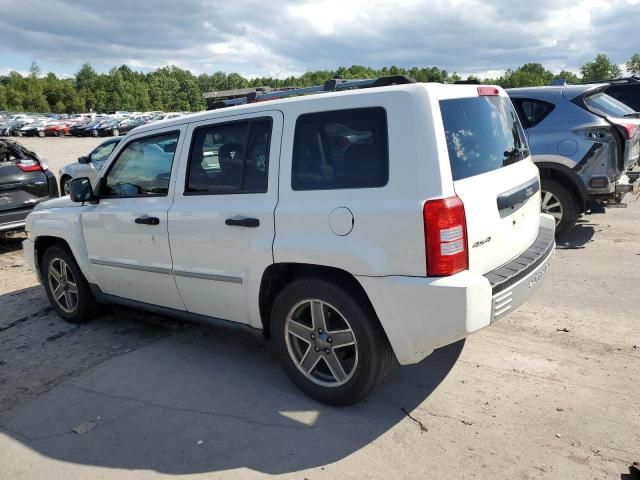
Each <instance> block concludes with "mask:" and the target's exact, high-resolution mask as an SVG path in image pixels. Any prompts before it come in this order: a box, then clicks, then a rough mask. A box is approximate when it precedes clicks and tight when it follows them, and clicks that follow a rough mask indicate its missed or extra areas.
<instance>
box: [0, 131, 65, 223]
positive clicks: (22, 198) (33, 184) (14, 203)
mask: <svg viewBox="0 0 640 480" xmlns="http://www.w3.org/2000/svg"><path fill="white" fill-rule="evenodd" d="M57 196H58V187H57V184H56V179H55V176H54V175H53V173H51V172H50V171H49V169H48V166H47V163H46V162H45V161H44V160H43V159H42V158H40V157H39V156H38V155H37V154H36V153H34V152H32V151H30V150H28V149H26V148H25V147H23V146H22V145H21V144H19V143H18V142H15V141H13V140H8V139H0V232H7V231H12V230H19V229H21V228H23V227H24V222H25V218H26V216H27V215H28V214H29V213H30V212H31V211H32V209H33V207H35V206H36V205H38V204H39V203H40V202H42V201H44V200H49V199H51V198H54V197H57Z"/></svg>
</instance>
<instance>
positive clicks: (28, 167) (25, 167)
mask: <svg viewBox="0 0 640 480" xmlns="http://www.w3.org/2000/svg"><path fill="white" fill-rule="evenodd" d="M16 167H18V168H19V169H20V170H22V171H23V172H41V171H43V170H45V169H44V168H42V166H41V165H40V164H39V163H38V162H36V161H34V160H19V161H18V163H16Z"/></svg>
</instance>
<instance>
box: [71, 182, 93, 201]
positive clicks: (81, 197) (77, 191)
mask: <svg viewBox="0 0 640 480" xmlns="http://www.w3.org/2000/svg"><path fill="white" fill-rule="evenodd" d="M69 195H70V197H71V201H72V202H82V203H84V202H92V201H94V200H95V195H94V194H93V188H91V181H90V180H89V179H88V178H87V177H80V178H74V179H73V180H71V185H70V186H69Z"/></svg>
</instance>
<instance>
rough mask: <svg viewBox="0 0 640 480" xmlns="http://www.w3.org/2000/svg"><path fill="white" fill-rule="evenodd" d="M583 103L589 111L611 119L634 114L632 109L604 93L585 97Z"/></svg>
mask: <svg viewBox="0 0 640 480" xmlns="http://www.w3.org/2000/svg"><path fill="white" fill-rule="evenodd" d="M584 103H586V104H587V106H588V107H589V110H593V111H595V112H597V113H600V114H603V115H607V116H611V117H624V116H625V115H628V114H630V113H633V112H634V110H633V108H631V107H629V106H627V105H625V104H624V103H622V102H621V101H619V100H616V99H615V98H613V97H611V96H609V95H607V94H606V93H596V94H595V95H591V96H590V97H586V98H585V99H584Z"/></svg>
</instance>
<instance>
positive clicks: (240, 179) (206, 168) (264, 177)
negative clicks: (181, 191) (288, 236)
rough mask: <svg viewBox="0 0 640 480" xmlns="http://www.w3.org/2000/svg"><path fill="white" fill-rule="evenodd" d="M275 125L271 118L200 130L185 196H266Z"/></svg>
mask: <svg viewBox="0 0 640 480" xmlns="http://www.w3.org/2000/svg"><path fill="white" fill-rule="evenodd" d="M271 125H272V122H271V119H270V118H261V119H256V120H247V121H240V122H233V123H225V124H218V125H210V126H206V127H200V128H198V129H197V130H196V131H195V132H194V135H193V142H192V146H191V153H190V157H189V169H188V172H187V188H186V189H185V193H188V194H189V193H190V194H225V193H264V192H266V191H267V181H268V173H269V147H270V143H271Z"/></svg>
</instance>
